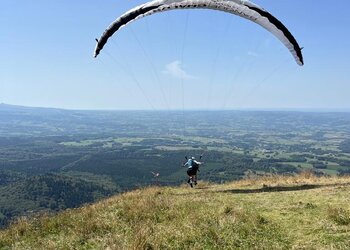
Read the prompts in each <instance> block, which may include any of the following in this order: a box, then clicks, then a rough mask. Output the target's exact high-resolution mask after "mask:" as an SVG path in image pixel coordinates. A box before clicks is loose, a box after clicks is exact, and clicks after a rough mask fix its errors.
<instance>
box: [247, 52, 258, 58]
mask: <svg viewBox="0 0 350 250" xmlns="http://www.w3.org/2000/svg"><path fill="white" fill-rule="evenodd" d="M248 56H253V57H258V56H259V54H258V53H256V52H254V51H248Z"/></svg>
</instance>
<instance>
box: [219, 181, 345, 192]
mask: <svg viewBox="0 0 350 250" xmlns="http://www.w3.org/2000/svg"><path fill="white" fill-rule="evenodd" d="M336 186H350V183H342V184H325V185H320V184H318V185H317V184H304V185H299V186H276V187H270V186H264V187H262V188H257V189H228V190H222V191H219V192H222V193H232V194H257V193H273V192H292V191H303V190H311V189H316V188H324V187H336Z"/></svg>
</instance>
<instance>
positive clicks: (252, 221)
mask: <svg viewBox="0 0 350 250" xmlns="http://www.w3.org/2000/svg"><path fill="white" fill-rule="evenodd" d="M189 247H191V249H237V248H241V249H292V248H294V249H350V178H349V177H341V178H340V177H331V178H326V177H321V178H318V177H314V176H312V175H310V174H305V173H304V174H301V175H299V176H295V177H280V176H274V177H269V178H259V179H249V180H242V181H238V182H234V183H230V184H225V185H211V184H208V183H200V184H199V186H198V188H196V189H189V188H188V187H187V186H181V187H174V188H170V187H166V188H162V187H150V188H145V189H141V190H136V191H133V192H129V193H125V194H122V195H118V196H115V197H112V198H109V199H106V200H103V201H101V202H98V203H96V204H93V205H88V206H85V207H82V208H79V209H72V210H68V211H65V212H62V213H60V214H58V215H56V216H53V217H50V216H41V217H39V218H37V219H31V220H27V219H24V218H23V219H21V220H19V221H18V222H17V223H15V224H13V225H11V226H10V227H9V228H8V229H6V230H4V231H0V248H1V249H188V248H189Z"/></svg>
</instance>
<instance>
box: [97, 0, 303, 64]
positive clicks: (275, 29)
mask: <svg viewBox="0 0 350 250" xmlns="http://www.w3.org/2000/svg"><path fill="white" fill-rule="evenodd" d="M196 8H199V9H212V10H219V11H224V12H228V13H232V14H234V15H238V16H240V17H243V18H246V19H248V20H250V21H253V22H255V23H257V24H259V25H260V26H262V27H264V28H265V29H267V30H268V31H270V32H271V33H272V34H273V35H275V36H276V37H277V38H278V39H279V40H280V41H281V42H282V43H283V44H284V45H285V46H286V47H287V48H288V49H289V51H290V52H291V54H292V55H293V57H294V58H295V60H296V62H297V63H298V64H299V65H304V60H303V55H302V53H301V48H300V46H299V44H298V42H297V41H296V39H295V38H294V36H293V35H292V34H291V32H290V31H289V30H288V29H287V28H286V26H285V25H283V23H282V22H281V21H279V20H278V19H277V18H275V17H274V16H273V15H271V14H270V13H269V12H267V11H266V10H264V9H263V8H261V7H259V6H258V5H256V4H254V3H252V2H250V1H247V0H155V1H151V2H148V3H145V4H142V5H140V6H138V7H136V8H134V9H131V10H130V11H128V12H126V13H125V14H123V15H122V16H120V17H119V18H118V19H117V20H115V21H114V22H113V23H112V24H111V25H110V26H109V27H108V28H107V29H106V30H105V32H104V33H103V35H102V36H101V38H100V39H98V40H97V45H96V49H95V53H94V57H97V56H98V54H99V53H100V51H101V50H102V49H103V47H104V46H105V44H106V43H107V40H108V39H109V38H110V37H111V36H112V35H113V34H114V33H115V32H117V31H118V30H119V29H120V28H122V27H123V26H125V25H126V24H128V23H130V22H132V21H134V20H137V19H139V18H142V17H144V16H148V15H152V14H154V13H157V12H163V11H167V10H175V9H196Z"/></svg>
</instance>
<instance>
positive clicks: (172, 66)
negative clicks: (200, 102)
mask: <svg viewBox="0 0 350 250" xmlns="http://www.w3.org/2000/svg"><path fill="white" fill-rule="evenodd" d="M163 73H164V74H167V75H170V76H172V77H175V78H180V79H186V80H190V79H196V77H194V76H192V75H190V74H189V73H187V72H186V71H185V70H184V69H183V68H182V63H181V61H178V60H176V61H173V62H171V63H169V64H167V65H165V70H164V71H163Z"/></svg>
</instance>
